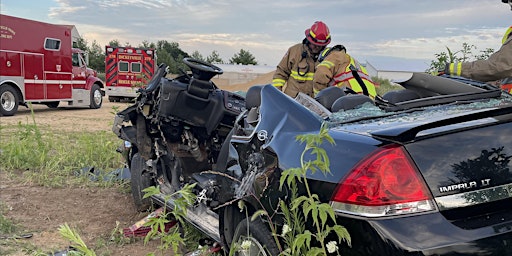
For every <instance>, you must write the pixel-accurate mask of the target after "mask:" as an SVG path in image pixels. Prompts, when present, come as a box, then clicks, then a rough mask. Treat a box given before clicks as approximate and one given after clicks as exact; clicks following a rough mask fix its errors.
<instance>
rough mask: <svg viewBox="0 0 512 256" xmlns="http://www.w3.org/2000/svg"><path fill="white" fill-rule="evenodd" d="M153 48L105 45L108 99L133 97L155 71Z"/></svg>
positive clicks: (115, 100)
mask: <svg viewBox="0 0 512 256" xmlns="http://www.w3.org/2000/svg"><path fill="white" fill-rule="evenodd" d="M155 62H156V54H155V50H154V49H152V48H136V47H129V46H126V47H121V46H119V47H117V46H105V85H106V87H105V88H106V95H107V96H108V100H109V101H112V102H118V101H120V100H122V99H133V98H135V97H136V96H137V90H138V89H139V88H140V87H142V86H144V85H146V84H147V82H148V81H149V80H150V79H151V77H152V76H153V73H154V72H155V64H156V63H155Z"/></svg>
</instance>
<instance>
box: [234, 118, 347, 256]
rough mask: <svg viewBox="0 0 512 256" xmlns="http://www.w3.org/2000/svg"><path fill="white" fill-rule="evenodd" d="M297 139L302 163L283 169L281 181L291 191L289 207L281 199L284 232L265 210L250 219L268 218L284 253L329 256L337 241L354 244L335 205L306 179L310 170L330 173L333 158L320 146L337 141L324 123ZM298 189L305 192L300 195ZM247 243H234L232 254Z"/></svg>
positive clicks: (254, 214)
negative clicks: (301, 147) (315, 131)
mask: <svg viewBox="0 0 512 256" xmlns="http://www.w3.org/2000/svg"><path fill="white" fill-rule="evenodd" d="M297 140H298V141H300V142H301V143H305V144H306V146H305V148H304V151H303V152H302V154H301V158H300V162H301V166H300V167H297V168H290V169H287V170H285V171H283V172H282V174H281V178H280V182H279V189H280V190H283V187H284V185H285V184H286V186H287V188H289V191H290V193H289V195H290V207H288V206H287V202H285V201H280V204H279V209H278V210H280V213H281V214H282V215H283V217H284V218H283V219H284V223H283V226H282V228H281V233H280V234H279V233H277V230H278V226H277V225H278V223H276V222H275V221H273V218H274V216H273V215H271V214H270V213H269V212H267V211H266V210H258V211H256V212H255V213H253V214H252V217H251V220H254V219H256V218H258V217H260V216H264V217H266V218H267V220H268V222H269V223H270V225H269V226H270V229H271V232H272V234H273V236H274V239H275V241H276V244H277V245H278V247H279V250H280V251H281V254H282V255H294V256H295V255H327V254H328V253H335V252H337V249H338V244H339V243H341V242H342V241H344V242H346V243H347V244H348V245H349V246H350V245H351V237H350V234H349V233H348V231H347V230H346V229H345V228H344V227H343V226H341V225H338V224H337V223H336V218H335V213H334V210H333V209H332V207H331V206H330V205H329V204H328V203H322V202H321V201H320V200H319V197H318V195H316V194H313V193H312V192H311V190H310V188H309V185H308V182H307V175H308V173H309V172H311V173H312V174H314V173H316V172H318V171H321V172H322V173H323V174H324V175H328V174H330V169H329V164H330V161H329V158H328V156H327V152H326V151H325V150H324V149H323V148H321V145H322V144H323V143H324V142H325V141H327V142H328V143H331V144H333V143H334V140H333V139H332V137H331V136H330V135H329V133H328V129H327V127H326V125H325V124H323V125H322V126H321V129H320V131H319V133H318V134H304V135H299V136H297ZM308 153H309V154H308ZM306 159H312V160H306ZM299 186H300V188H299ZM299 191H304V192H303V193H301V194H299ZM248 196H252V197H254V199H256V201H257V202H259V203H260V205H262V204H261V202H260V201H259V199H258V197H257V196H255V195H254V194H250V195H248ZM262 206H263V205H262ZM239 207H240V208H241V209H243V208H244V204H243V201H239ZM261 209H263V207H261ZM278 210H276V211H278ZM246 213H247V211H246ZM306 222H307V223H311V227H312V228H313V230H309V229H308V227H309V226H306V225H305V223H306ZM331 234H334V237H337V241H327V238H328V236H329V235H331ZM281 240H282V241H283V242H284V245H285V246H284V248H283V247H282V246H281V245H280V241H281ZM244 243H245V241H243V242H242V244H233V245H232V246H231V251H230V255H232V254H233V253H234V251H235V250H237V249H239V248H241V247H242V248H243V247H244Z"/></svg>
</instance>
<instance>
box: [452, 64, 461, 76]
mask: <svg viewBox="0 0 512 256" xmlns="http://www.w3.org/2000/svg"><path fill="white" fill-rule="evenodd" d="M449 72H450V74H452V75H456V76H460V74H461V72H462V62H457V63H450V68H449Z"/></svg>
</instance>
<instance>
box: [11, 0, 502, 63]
mask: <svg viewBox="0 0 512 256" xmlns="http://www.w3.org/2000/svg"><path fill="white" fill-rule="evenodd" d="M43 2H44V3H45V4H47V5H48V2H45V1H35V0H34V4H37V5H42V4H43ZM8 3H9V5H8V6H6V4H5V3H4V1H2V3H1V4H2V9H4V8H7V9H9V6H11V4H14V3H10V2H8ZM52 4H53V6H51V7H50V8H49V10H48V13H49V14H48V16H49V18H50V19H52V21H55V23H61V24H74V25H75V26H76V27H77V29H78V31H79V32H80V33H81V35H82V36H83V37H85V39H86V40H88V41H89V42H92V41H97V42H98V43H99V44H100V45H101V44H106V43H107V42H109V41H111V40H114V39H117V40H119V42H122V43H123V44H124V43H125V42H129V43H130V44H132V45H135V46H137V45H138V44H140V43H141V42H142V41H149V42H157V41H158V40H167V41H169V42H177V43H179V45H180V47H182V48H183V49H184V50H185V51H187V52H189V53H191V52H193V51H194V50H198V51H199V52H200V53H202V54H203V55H208V54H209V53H211V52H212V51H213V50H217V51H218V52H219V53H220V54H221V57H222V58H224V59H226V60H227V59H229V58H230V57H232V56H233V55H234V54H235V53H237V52H238V51H239V50H240V49H245V50H248V51H250V52H251V53H253V54H254V56H255V57H256V59H257V61H258V62H260V63H265V64H269V65H276V64H277V62H278V61H279V60H280V59H281V57H282V55H283V54H284V52H285V51H286V49H287V48H288V47H290V46H291V45H293V44H295V43H298V42H300V41H301V40H302V39H303V38H304V30H305V29H306V28H307V27H309V26H310V25H311V24H312V23H313V22H314V21H315V20H322V21H324V22H326V24H327V25H328V26H329V27H330V30H331V33H332V38H333V40H332V43H333V44H343V45H345V46H346V47H347V49H348V50H349V52H350V53H351V54H353V55H354V56H355V57H358V56H361V58H364V57H366V56H382V57H384V56H388V57H390V58H391V57H393V58H403V59H426V60H428V59H432V58H433V56H434V54H435V53H438V52H440V51H443V50H445V49H446V48H445V47H447V46H448V47H454V48H460V46H461V45H462V43H463V42H467V43H469V44H474V45H476V46H477V47H478V49H481V50H484V49H485V48H494V49H497V48H498V47H499V43H500V41H501V37H502V33H503V32H504V31H505V29H506V27H507V26H508V25H509V24H505V22H504V21H506V20H510V15H511V12H510V10H509V8H508V7H507V6H505V5H504V4H500V3H499V2H498V1H496V0H479V1H467V0H453V1H445V0H431V1H403V0H386V1H382V0H365V1H355V0H326V1H306V0H293V1H291V0H281V1H275V0H272V1H271V0H260V1H246V0H217V1H214V0H124V1H117V0H56V1H55V2H53V3H52ZM39 9H43V8H39ZM2 12H3V11H2Z"/></svg>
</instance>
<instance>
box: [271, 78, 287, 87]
mask: <svg viewBox="0 0 512 256" xmlns="http://www.w3.org/2000/svg"><path fill="white" fill-rule="evenodd" d="M284 83H286V81H285V80H284V79H280V78H276V79H274V80H272V85H273V86H275V87H282V86H284Z"/></svg>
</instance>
